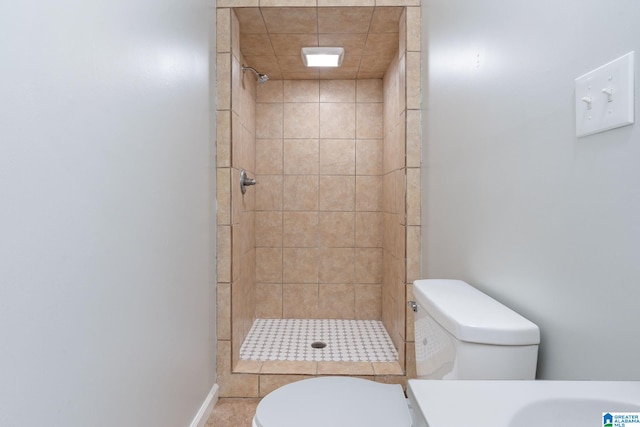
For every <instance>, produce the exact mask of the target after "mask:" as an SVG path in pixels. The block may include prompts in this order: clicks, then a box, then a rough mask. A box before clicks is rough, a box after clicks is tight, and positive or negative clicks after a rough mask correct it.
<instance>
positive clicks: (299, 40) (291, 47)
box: [271, 34, 318, 56]
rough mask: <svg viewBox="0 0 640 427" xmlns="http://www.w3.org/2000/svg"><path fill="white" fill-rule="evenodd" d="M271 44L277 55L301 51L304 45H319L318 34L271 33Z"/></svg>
mask: <svg viewBox="0 0 640 427" xmlns="http://www.w3.org/2000/svg"><path fill="white" fill-rule="evenodd" d="M271 44H272V45H273V50H274V52H275V54H276V56H286V55H291V52H300V50H301V49H302V48H303V47H313V46H318V35H317V34H271Z"/></svg>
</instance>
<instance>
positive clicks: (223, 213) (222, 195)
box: [216, 168, 231, 225]
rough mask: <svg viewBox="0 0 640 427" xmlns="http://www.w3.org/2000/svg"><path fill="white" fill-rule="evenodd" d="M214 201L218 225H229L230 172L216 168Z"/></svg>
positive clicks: (226, 169)
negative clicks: (216, 203) (215, 202)
mask: <svg viewBox="0 0 640 427" xmlns="http://www.w3.org/2000/svg"><path fill="white" fill-rule="evenodd" d="M216 193H217V194H216V199H217V202H218V224H220V225H223V224H224V225H230V224H231V170H230V169H229V168H218V169H217V171H216Z"/></svg>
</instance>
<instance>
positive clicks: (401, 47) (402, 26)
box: [398, 8, 407, 56]
mask: <svg viewBox="0 0 640 427" xmlns="http://www.w3.org/2000/svg"><path fill="white" fill-rule="evenodd" d="M398 27H399V31H398V33H399V34H398V38H399V40H398V56H403V55H404V54H405V53H406V52H407V8H404V9H403V10H402V15H401V16H400V20H399V23H398Z"/></svg>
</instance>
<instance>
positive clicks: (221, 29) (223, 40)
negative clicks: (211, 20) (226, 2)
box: [216, 8, 231, 52]
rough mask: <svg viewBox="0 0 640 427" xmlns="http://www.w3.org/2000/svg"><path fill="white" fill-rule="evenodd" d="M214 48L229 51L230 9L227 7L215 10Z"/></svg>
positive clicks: (219, 50)
mask: <svg viewBox="0 0 640 427" xmlns="http://www.w3.org/2000/svg"><path fill="white" fill-rule="evenodd" d="M216 50H217V51H218V52H231V9H228V8H219V9H218V10H217V19H216Z"/></svg>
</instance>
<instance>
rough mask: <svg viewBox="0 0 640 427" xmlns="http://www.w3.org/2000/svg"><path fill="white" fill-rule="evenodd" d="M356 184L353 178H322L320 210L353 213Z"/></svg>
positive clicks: (327, 176)
mask: <svg viewBox="0 0 640 427" xmlns="http://www.w3.org/2000/svg"><path fill="white" fill-rule="evenodd" d="M355 184H356V183H355V177H353V176H334V175H323V176H320V196H319V203H320V210H328V211H353V210H354V208H355V202H356V197H355Z"/></svg>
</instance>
